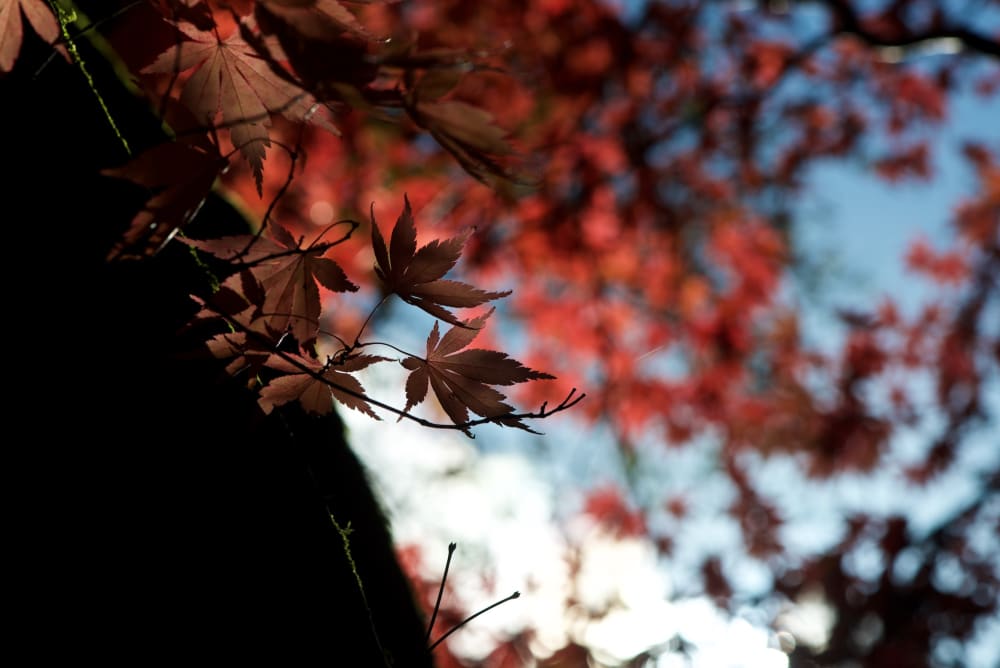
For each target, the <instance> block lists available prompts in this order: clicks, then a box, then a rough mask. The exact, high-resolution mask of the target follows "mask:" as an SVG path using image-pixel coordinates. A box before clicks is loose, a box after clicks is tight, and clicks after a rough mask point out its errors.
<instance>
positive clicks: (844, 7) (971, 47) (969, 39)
mask: <svg viewBox="0 0 1000 668" xmlns="http://www.w3.org/2000/svg"><path fill="white" fill-rule="evenodd" d="M819 1H820V4H823V5H826V6H827V7H829V8H830V11H832V12H833V15H834V16H835V17H836V20H837V23H838V25H837V26H836V27H835V30H836V31H837V32H838V33H841V34H845V33H846V34H850V35H855V36H856V37H858V38H860V39H861V40H862V41H864V42H865V43H866V44H868V45H869V46H883V47H899V48H902V49H905V48H906V47H912V46H916V45H918V44H921V43H925V42H930V41H934V40H942V39H953V40H958V42H959V43H961V44H962V46H963V47H964V48H965V49H966V50H967V51H972V52H976V53H979V54H982V55H984V56H990V57H991V58H996V59H1000V41H997V40H995V39H991V38H989V37H987V36H986V35H983V34H980V33H977V32H975V31H974V30H970V29H969V28H966V27H964V26H954V25H940V26H934V27H931V28H928V29H926V30H923V31H919V32H915V31H908V32H907V33H905V34H901V35H899V36H897V37H889V36H886V35H879V34H877V33H874V32H872V31H871V30H869V29H868V28H866V27H865V26H864V25H863V24H862V20H861V17H860V16H859V15H858V13H857V10H856V9H855V8H854V7H853V6H852V5H851V3H850V2H848V1H847V0H819Z"/></svg>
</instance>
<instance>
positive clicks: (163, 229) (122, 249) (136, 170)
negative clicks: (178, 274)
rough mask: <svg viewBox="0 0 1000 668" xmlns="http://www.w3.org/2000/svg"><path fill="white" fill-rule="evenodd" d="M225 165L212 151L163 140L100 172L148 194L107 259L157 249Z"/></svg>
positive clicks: (192, 210) (188, 215)
mask: <svg viewBox="0 0 1000 668" xmlns="http://www.w3.org/2000/svg"><path fill="white" fill-rule="evenodd" d="M226 165H227V163H226V161H225V160H224V159H222V158H221V157H220V156H219V155H218V154H217V153H210V152H208V151H203V150H200V149H197V148H194V147H192V146H189V145H187V144H183V143H180V142H168V143H166V144H160V145H158V146H154V147H153V148H151V149H149V150H147V151H144V152H143V153H141V154H139V155H138V156H136V157H135V158H133V159H132V160H130V161H129V162H128V163H126V164H125V165H123V166H121V167H115V168H113V169H105V170H103V171H102V172H101V173H102V174H104V175H105V176H111V177H114V178H119V179H126V180H128V181H131V182H132V183H135V184H137V185H140V186H143V187H144V188H147V189H148V190H149V191H150V192H151V193H152V194H151V196H150V198H149V199H148V200H147V201H146V203H145V205H143V208H142V209H141V210H140V211H139V212H138V213H136V214H135V217H134V218H133V219H132V222H131V224H130V225H129V228H128V230H127V231H126V232H125V235H124V236H123V237H122V239H121V241H119V242H118V243H117V244H116V245H115V247H114V248H113V249H112V250H111V253H110V254H109V259H113V258H118V257H141V256H145V255H150V254H152V253H154V252H155V251H157V250H158V249H159V248H161V247H162V246H163V244H164V243H166V242H167V241H169V240H170V238H171V237H172V236H173V235H174V233H176V231H177V230H178V229H180V228H182V227H183V226H184V225H185V224H187V223H188V222H189V221H190V220H191V218H193V217H194V214H195V213H197V211H198V209H199V207H201V204H202V202H204V201H205V196H206V195H207V194H208V192H209V190H211V189H212V184H213V183H215V178H216V177H217V176H218V175H219V174H221V173H222V171H223V170H224V169H225V167H226Z"/></svg>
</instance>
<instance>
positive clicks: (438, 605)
mask: <svg viewBox="0 0 1000 668" xmlns="http://www.w3.org/2000/svg"><path fill="white" fill-rule="evenodd" d="M456 547H457V545H456V544H455V543H448V559H447V560H446V561H445V562H444V575H442V576H441V586H440V587H439V588H438V595H437V601H435V602H434V612H432V613H431V621H430V623H429V624H428V625H427V637H426V639H425V640H424V643H429V642H430V641H431V631H432V630H433V629H434V622H435V621H437V614H438V610H440V609H441V596H442V595H443V594H444V583H445V582H446V581H447V580H448V567H449V566H451V557H452V555H453V554H455V548H456ZM432 649H433V647H432Z"/></svg>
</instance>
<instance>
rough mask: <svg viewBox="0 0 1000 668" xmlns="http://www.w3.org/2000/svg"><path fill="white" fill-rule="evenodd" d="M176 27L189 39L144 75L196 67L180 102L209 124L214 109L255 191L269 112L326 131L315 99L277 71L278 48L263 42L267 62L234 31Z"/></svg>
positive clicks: (260, 174)
mask: <svg viewBox="0 0 1000 668" xmlns="http://www.w3.org/2000/svg"><path fill="white" fill-rule="evenodd" d="M176 26H177V29H178V30H180V31H181V32H182V33H184V35H186V36H187V37H188V39H189V40H190V41H185V42H180V43H179V44H176V45H174V46H171V47H170V48H168V49H167V50H166V51H164V52H163V53H161V54H160V55H159V57H158V58H157V59H156V60H155V61H153V62H152V63H151V64H150V65H148V66H146V67H145V68H144V69H143V70H142V71H143V73H145V74H171V75H174V74H177V73H179V72H185V71H187V70H190V69H192V68H197V69H196V70H195V71H194V73H193V74H192V75H191V77H190V78H189V79H188V80H187V83H186V84H185V85H184V89H183V91H182V92H181V102H183V103H184V105H185V106H187V107H188V108H189V109H191V111H192V112H193V113H194V115H195V117H196V118H197V119H198V121H199V122H201V123H205V124H206V125H213V124H214V123H215V120H216V118H217V117H218V116H219V113H220V112H221V114H222V124H223V125H224V126H226V127H228V128H229V132H230V137H231V139H232V142H233V145H234V146H236V147H237V148H239V149H240V151H241V152H242V153H243V156H244V157H245V158H246V159H247V161H248V162H249V163H250V167H251V169H252V170H253V174H254V180H255V182H256V184H257V191H258V193H260V192H261V184H262V180H263V169H264V154H265V149H266V147H268V146H270V145H271V142H270V139H269V138H268V134H267V127H268V126H270V124H271V120H270V115H271V114H272V113H281V114H283V115H285V116H286V117H288V118H289V119H291V120H293V121H299V122H304V121H306V120H313V121H315V122H317V123H319V124H320V125H322V126H323V127H325V128H326V129H327V130H330V131H331V132H334V133H336V132H337V130H336V128H334V127H333V126H332V125H330V124H329V123H326V122H324V120H323V117H322V115H320V114H315V113H314V112H315V111H316V110H317V109H319V107H318V106H317V103H316V100H315V99H314V98H313V97H312V96H311V95H310V94H309V93H307V92H306V91H305V90H303V89H302V88H301V87H299V86H297V85H295V84H294V83H292V81H291V77H290V75H289V77H288V78H285V77H282V76H281V75H279V74H278V73H277V72H276V71H275V68H276V67H277V66H276V64H275V63H276V61H278V60H282V59H283V56H281V55H280V47H278V46H277V44H276V43H271V44H268V45H267V46H268V48H269V49H270V50H271V54H273V61H272V62H268V61H267V60H265V59H264V58H262V57H261V55H260V54H259V53H258V52H257V51H256V50H255V48H254V47H253V46H251V45H250V44H248V43H247V42H246V41H245V40H244V39H243V36H242V34H241V33H240V32H239V31H236V32H234V33H233V34H231V35H230V36H229V37H227V38H225V39H222V38H220V37H219V36H218V35H217V34H216V33H215V32H203V31H201V30H198V29H197V28H195V27H194V26H193V25H191V24H189V23H185V22H179V23H177V24H176Z"/></svg>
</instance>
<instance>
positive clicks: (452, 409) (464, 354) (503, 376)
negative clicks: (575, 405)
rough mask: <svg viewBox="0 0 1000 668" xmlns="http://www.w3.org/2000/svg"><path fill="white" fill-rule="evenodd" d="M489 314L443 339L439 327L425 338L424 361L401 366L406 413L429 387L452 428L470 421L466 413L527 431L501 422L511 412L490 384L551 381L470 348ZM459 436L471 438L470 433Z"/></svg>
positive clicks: (501, 356) (513, 423)
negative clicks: (404, 383)
mask: <svg viewBox="0 0 1000 668" xmlns="http://www.w3.org/2000/svg"><path fill="white" fill-rule="evenodd" d="M492 313H493V309H490V311H489V312H488V313H485V314H483V315H481V316H479V317H478V318H474V319H473V320H470V321H469V322H467V323H460V325H459V326H456V327H452V328H451V329H450V330H448V331H447V332H446V333H445V335H444V336H441V335H440V332H439V331H438V323H436V322H435V323H434V328H433V329H432V330H431V333H430V334H429V335H428V337H427V352H426V357H425V358H424V359H420V358H417V357H408V358H406V359H405V360H403V361H402V362H401V364H402V365H403V366H404V367H405V368H407V369H409V370H410V375H409V376H408V377H407V379H406V407H405V408H404V409H403V410H404V412H405V411H409V410H410V409H411V408H413V407H414V406H416V405H417V404H419V403H421V402H423V400H424V399H425V398H426V397H427V386H428V384H429V385H430V387H431V388H432V389H433V390H434V394H435V396H436V397H437V399H438V402H439V403H440V404H441V407H442V408H443V409H444V411H445V413H447V415H448V417H449V418H450V419H451V421H452V422H454V423H455V424H457V425H461V424H464V423H466V422H468V421H469V411H472V412H473V413H475V414H476V415H480V416H482V417H485V418H499V419H497V420H496V422H498V423H500V424H504V425H507V426H509V427H518V428H520V429H524V430H526V431H531V429H529V428H528V427H527V426H526V425H525V424H524V423H523V422H521V421H520V420H518V419H516V418H507V419H504V418H503V417H502V416H504V415H506V414H508V413H512V412H513V411H514V408H513V407H512V406H510V405H509V404H507V403H505V402H504V399H506V397H505V396H504V395H503V394H502V393H500V392H498V391H497V390H495V389H494V388H492V387H489V386H490V385H513V384H514V383H523V382H525V381H528V380H542V379H552V378H554V376H550V375H549V374H547V373H542V372H540V371H535V370H534V369H529V368H528V367H526V366H524V365H523V364H521V363H520V362H518V361H517V360H515V359H511V358H510V357H508V356H507V355H506V354H505V353H501V352H498V351H495V350H483V349H480V348H470V349H468V350H462V349H463V348H465V347H466V346H467V345H469V344H470V343H472V340H473V339H475V338H476V335H477V334H478V333H479V329H481V328H482V326H483V325H484V324H485V322H486V319H487V318H489V317H490V315H492ZM463 431H464V432H465V433H466V434H468V435H470V436H471V434H470V432H469V430H468V429H467V428H466V429H463Z"/></svg>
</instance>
